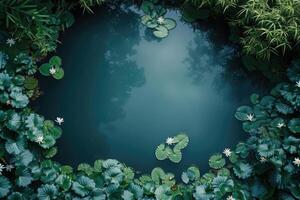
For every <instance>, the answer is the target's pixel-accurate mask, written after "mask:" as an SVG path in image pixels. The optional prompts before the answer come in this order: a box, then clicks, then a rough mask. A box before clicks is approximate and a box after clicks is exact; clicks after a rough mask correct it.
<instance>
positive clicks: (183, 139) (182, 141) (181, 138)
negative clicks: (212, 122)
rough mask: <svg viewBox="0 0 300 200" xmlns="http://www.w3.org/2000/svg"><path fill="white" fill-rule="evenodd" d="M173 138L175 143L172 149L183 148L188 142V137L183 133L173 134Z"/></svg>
mask: <svg viewBox="0 0 300 200" xmlns="http://www.w3.org/2000/svg"><path fill="white" fill-rule="evenodd" d="M174 140H175V142H176V143H177V144H176V145H175V147H174V149H178V150H181V149H184V148H185V147H186V146H187V145H188V143H189V138H188V136H187V135H186V134H184V133H181V134H179V135H177V136H175V138H174Z"/></svg>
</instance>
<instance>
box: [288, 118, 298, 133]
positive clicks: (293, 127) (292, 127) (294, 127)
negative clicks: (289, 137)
mask: <svg viewBox="0 0 300 200" xmlns="http://www.w3.org/2000/svg"><path fill="white" fill-rule="evenodd" d="M288 127H289V129H290V131H292V132H293V133H300V118H294V119H292V120H291V121H290V122H289V124H288Z"/></svg>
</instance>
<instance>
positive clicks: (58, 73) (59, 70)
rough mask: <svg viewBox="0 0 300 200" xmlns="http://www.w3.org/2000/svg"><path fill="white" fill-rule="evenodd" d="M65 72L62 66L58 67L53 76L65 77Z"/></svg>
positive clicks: (56, 77)
mask: <svg viewBox="0 0 300 200" xmlns="http://www.w3.org/2000/svg"><path fill="white" fill-rule="evenodd" d="M64 74H65V72H64V70H63V68H61V67H60V68H57V69H56V72H55V73H54V74H53V78H55V79H57V80H60V79H62V78H63V77H64Z"/></svg>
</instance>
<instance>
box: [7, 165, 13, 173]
mask: <svg viewBox="0 0 300 200" xmlns="http://www.w3.org/2000/svg"><path fill="white" fill-rule="evenodd" d="M13 168H15V167H14V166H13V165H6V166H5V170H6V171H8V172H11V170H12V169H13Z"/></svg>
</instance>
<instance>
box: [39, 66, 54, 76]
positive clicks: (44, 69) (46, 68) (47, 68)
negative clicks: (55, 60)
mask: <svg viewBox="0 0 300 200" xmlns="http://www.w3.org/2000/svg"><path fill="white" fill-rule="evenodd" d="M51 68H52V66H51V64H49V63H44V64H42V65H41V66H40V68H39V71H40V73H41V74H42V75H44V76H50V69H51Z"/></svg>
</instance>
